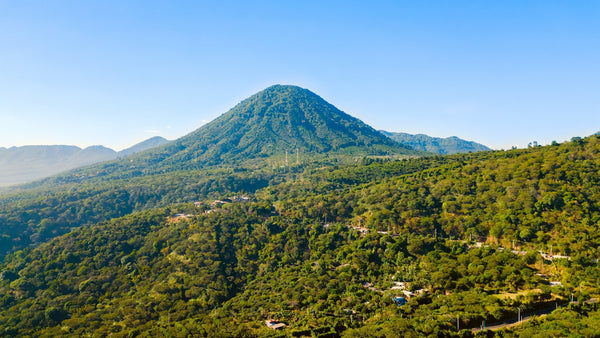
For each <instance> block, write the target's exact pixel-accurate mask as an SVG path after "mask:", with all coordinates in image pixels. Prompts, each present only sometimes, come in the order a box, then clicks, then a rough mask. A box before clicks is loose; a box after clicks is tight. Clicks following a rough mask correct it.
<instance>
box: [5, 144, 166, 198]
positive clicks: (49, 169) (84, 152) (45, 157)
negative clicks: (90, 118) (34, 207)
mask: <svg viewBox="0 0 600 338" xmlns="http://www.w3.org/2000/svg"><path fill="white" fill-rule="evenodd" d="M167 142H168V141H167V140H165V139H164V138H162V137H153V138H150V139H148V140H146V141H143V142H140V143H138V144H136V145H134V146H132V147H130V148H128V149H125V150H122V151H120V152H116V151H114V150H112V149H109V148H106V147H103V146H90V147H87V148H85V149H81V148H79V147H76V146H67V145H52V146H23V147H11V148H8V149H7V148H0V187H3V186H10V185H14V184H20V183H26V182H31V181H34V180H38V179H41V178H44V177H48V176H51V175H55V174H58V173H60V172H64V171H67V170H71V169H74V168H79V167H83V166H86V165H90V164H94V163H99V162H104V161H109V160H114V159H116V158H117V157H123V156H127V155H130V154H134V153H138V152H142V151H144V150H147V149H150V148H153V147H156V146H159V145H162V144H165V143H167Z"/></svg>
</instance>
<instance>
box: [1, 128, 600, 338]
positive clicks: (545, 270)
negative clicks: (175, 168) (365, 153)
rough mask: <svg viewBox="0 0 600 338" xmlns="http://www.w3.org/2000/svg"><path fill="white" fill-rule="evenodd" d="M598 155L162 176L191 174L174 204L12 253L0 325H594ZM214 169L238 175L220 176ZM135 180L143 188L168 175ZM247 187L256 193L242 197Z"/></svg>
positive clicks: (591, 146) (118, 332)
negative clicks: (517, 321)
mask: <svg viewBox="0 0 600 338" xmlns="http://www.w3.org/2000/svg"><path fill="white" fill-rule="evenodd" d="M599 153H600V137H597V136H592V137H588V138H584V139H580V138H574V139H573V141H572V142H567V143H564V144H555V145H552V146H547V147H536V148H530V149H525V150H510V151H497V152H481V153H473V154H462V155H453V156H443V157H442V156H434V157H429V158H419V159H405V160H390V159H369V158H365V159H363V160H361V161H358V162H357V163H355V164H337V165H336V164H335V163H331V162H324V163H314V164H312V165H303V164H299V165H290V166H288V167H285V168H278V169H270V171H263V172H255V173H252V172H246V171H243V170H240V169H238V170H237V171H226V170H224V169H223V170H224V171H222V172H216V171H215V172H213V173H212V175H215V176H210V175H211V174H207V175H208V176H206V181H204V182H205V183H199V185H193V184H192V182H193V181H194V180H196V179H197V178H198V177H199V176H194V175H193V174H189V176H185V175H184V174H183V172H181V176H170V175H171V174H165V176H163V178H164V180H165V181H169V180H172V182H173V183H171V184H172V187H186V188H182V189H183V190H181V191H179V192H171V190H170V189H165V190H161V193H157V194H156V196H155V199H154V200H152V199H151V201H152V202H146V203H152V205H161V204H162V205H163V206H164V207H163V208H159V209H153V210H147V211H142V212H135V213H133V214H131V215H128V216H125V217H122V218H114V219H112V220H110V221H103V222H100V223H98V224H95V225H90V226H89V227H83V228H79V229H77V230H74V231H71V232H70V233H69V234H66V235H63V236H60V237H58V238H56V239H54V240H52V241H50V242H49V243H47V244H43V245H41V246H39V247H37V248H33V249H30V248H28V249H25V250H23V251H17V252H14V253H10V254H9V255H8V256H7V257H6V258H5V260H4V262H3V263H2V264H1V265H0V270H2V273H1V275H0V277H1V280H0V294H1V295H2V298H1V299H0V334H2V335H4V336H24V335H35V336H39V335H48V336H49V335H73V336H81V335H85V334H92V335H95V336H107V335H110V334H112V335H113V336H137V335H141V336H157V335H172V336H185V335H191V336H223V337H229V336H247V337H256V336H295V337H301V336H308V337H311V336H318V337H336V336H348V337H359V336H381V337H384V336H388V337H394V336H398V332H402V335H403V336H464V337H468V336H473V335H483V336H487V335H493V332H492V331H490V332H488V333H486V332H479V333H478V332H474V331H472V329H473V328H478V327H480V326H482V325H484V323H487V324H494V323H499V322H503V321H506V320H510V319H512V318H515V317H516V316H517V315H518V314H519V313H520V312H523V314H528V313H529V314H530V313H533V312H534V311H536V310H542V311H545V310H547V309H551V310H553V309H555V308H557V307H558V308H559V310H558V311H556V312H555V313H553V314H552V315H549V316H548V317H540V318H539V319H535V320H532V321H529V322H527V323H526V324H522V330H521V329H520V327H521V326H517V327H513V328H511V329H510V330H506V329H504V330H501V331H494V332H496V333H497V334H499V335H506V336H530V333H533V334H539V335H542V336H544V334H545V333H547V334H549V335H550V334H555V335H559V336H561V335H563V334H565V333H566V334H578V335H582V336H597V335H600V328H599V327H598V326H597V322H596V321H595V318H598V316H599V314H598V308H597V306H596V303H594V302H593V299H592V298H594V297H597V295H598V294H599V292H600V290H599V288H598V286H599V285H600V280H599V278H600V270H599V269H598V265H597V258H598V254H599V253H598V246H599V245H600V237H599V235H598V234H599V231H598V226H599V225H600V213H599V208H600V190H599V189H600V188H598V183H599V180H600V171H599V168H600V157H599ZM215 170H216V169H215ZM227 175H229V176H227ZM217 177H218V178H224V177H230V181H229V182H230V183H229V185H228V184H226V183H225V182H221V184H217V185H214V186H213V185H212V184H211V182H212V181H213V179H214V178H217ZM138 179H139V180H140V181H135V180H134V181H133V182H134V184H132V186H131V189H133V188H134V187H139V186H143V185H145V184H147V185H148V186H151V184H153V182H155V181H154V180H153V179H152V180H151V181H148V182H147V183H145V184H142V183H143V181H142V180H143V178H142V177H140V178H138ZM244 179H246V180H250V181H244ZM253 179H255V180H256V181H252V180H253ZM180 181H181V182H187V183H186V184H180V183H175V182H180ZM201 182H202V181H201ZM237 182H247V183H248V184H249V186H248V187H246V186H234V184H238V183H237ZM250 182H255V183H254V185H253V186H252V184H250ZM166 186H167V185H162V187H166ZM186 189H189V190H186ZM201 189H205V191H204V192H200V190H201ZM173 190H174V191H177V190H176V189H173ZM242 191H245V193H246V194H247V195H248V198H246V199H240V198H235V197H234V194H237V193H239V192H242ZM250 191H251V192H252V193H251V192H250ZM129 193H130V194H131V192H129ZM145 194H146V195H145V196H150V195H148V194H150V189H148V192H146V193H145ZM140 196H142V195H140ZM160 196H170V197H163V198H164V200H161V199H160ZM64 198H65V200H68V196H65V197H64ZM89 198H92V196H89ZM130 198H131V197H130ZM14 199H15V201H14V202H13V203H18V201H19V199H18V198H17V197H14ZM215 199H218V200H219V202H214V200H215ZM105 200H107V199H105V198H101V199H99V200H98V201H97V202H100V201H105ZM109 200H111V199H109ZM114 200H118V201H123V200H126V199H125V198H116V199H114ZM133 200H134V201H135V198H134V199H133ZM21 201H24V200H21ZM79 201H83V206H85V205H88V204H86V202H85V201H87V203H90V202H91V201H94V200H90V199H86V198H82V199H79ZM196 201H197V202H202V203H196V204H193V203H192V202H196ZM138 202H140V203H141V200H140V201H138ZM180 202H184V203H180ZM23 203H24V202H23ZM28 203H29V202H28ZM40 203H42V201H40ZM72 203H73V204H71V206H70V208H71V209H69V208H66V207H65V209H64V210H72V208H76V207H77V206H78V204H77V203H79V202H77V201H76V200H74V201H73V202H72ZM106 203H107V207H106V209H105V210H109V208H108V205H109V204H110V203H108V202H106ZM173 203H175V204H173ZM91 205H95V203H91ZM149 207H150V206H148V208H149ZM32 208H33V206H32ZM92 208H93V207H92ZM99 208H101V207H99ZM128 208H130V207H128ZM133 209H134V208H132V209H131V210H129V209H127V210H126V211H125V212H124V213H129V212H131V211H133ZM31 210H33V209H31ZM75 210H77V209H75ZM5 212H8V211H5ZM23 212H24V211H23ZM23 212H21V215H22V214H23ZM84 214H85V213H84ZM91 214H94V213H91ZM14 215H19V212H15V213H14ZM97 215H102V212H99V213H98V214H97ZM22 217H24V216H22ZM110 217H113V216H108V217H105V218H110ZM93 221H94V220H93V219H88V220H87V222H88V224H89V223H92V222H93ZM11 241H12V239H11ZM11 243H12V242H11ZM401 297H402V299H403V300H401V299H400V298H401ZM571 299H573V300H574V301H575V302H573V303H572V304H569V303H570V302H571ZM590 299H592V301H589V300H590ZM405 302H406V303H405ZM548 311H549V310H548ZM266 320H273V321H278V322H281V323H284V324H285V325H286V326H285V327H284V328H282V329H281V330H279V331H275V330H272V329H270V328H269V327H267V325H265V321H266ZM566 328H568V329H566Z"/></svg>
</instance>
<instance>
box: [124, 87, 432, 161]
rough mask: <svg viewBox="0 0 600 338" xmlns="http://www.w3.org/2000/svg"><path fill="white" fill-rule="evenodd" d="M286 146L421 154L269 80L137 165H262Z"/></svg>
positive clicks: (298, 154) (295, 154)
mask: <svg viewBox="0 0 600 338" xmlns="http://www.w3.org/2000/svg"><path fill="white" fill-rule="evenodd" d="M286 151H287V152H288V154H289V156H291V157H290V158H289V161H292V158H293V159H294V160H296V159H299V158H300V159H302V160H303V161H305V160H306V159H307V158H308V159H310V158H312V157H315V156H317V157H318V156H319V155H322V154H327V155H328V156H331V155H336V154H337V155H341V154H346V155H359V156H367V155H388V154H393V155H405V156H418V155H423V154H424V152H420V151H415V150H412V149H410V148H408V147H406V146H403V145H400V144H399V143H397V142H395V141H393V140H391V139H389V138H387V137H385V136H383V135H381V133H379V132H377V131H376V130H375V129H373V128H372V127H370V126H368V125H366V124H365V123H363V122H362V121H360V120H358V119H356V118H354V117H352V116H350V115H348V114H346V113H344V112H342V111H340V110H339V109H337V108H336V107H335V106H333V105H332V104H330V103H328V102H326V101H325V100H324V99H322V98H321V97H319V96H318V95H316V94H315V93H313V92H311V91H309V90H307V89H303V88H300V87H297V86H290V85H274V86H271V87H269V88H267V89H265V90H263V91H261V92H259V93H257V94H254V95H252V96H251V97H249V98H248V99H246V100H244V101H242V102H241V103H239V104H238V105H236V106H235V107H234V108H232V109H231V110H229V111H228V112H226V113H225V114H223V115H221V116H220V117H218V118H217V119H215V120H213V121H212V122H210V123H208V124H206V125H204V126H202V127H200V128H199V129H197V130H196V131H194V132H192V133H190V134H188V135H186V136H184V137H182V138H180V139H178V140H176V141H174V142H172V143H170V144H168V145H166V146H163V147H161V148H158V149H156V151H155V152H152V153H146V154H145V155H146V156H145V158H141V157H140V159H142V161H141V162H139V163H137V166H144V167H148V166H154V167H156V166H158V167H161V168H162V167H165V166H168V167H171V168H172V169H173V168H179V169H193V168H202V167H206V166H210V165H220V164H237V165H239V164H240V163H241V162H243V161H248V160H254V161H253V162H254V163H261V161H262V164H263V165H265V164H267V163H268V162H269V161H275V160H277V161H278V162H279V163H283V161H284V157H285V153H286ZM134 162H135V161H134ZM159 170H162V169H159Z"/></svg>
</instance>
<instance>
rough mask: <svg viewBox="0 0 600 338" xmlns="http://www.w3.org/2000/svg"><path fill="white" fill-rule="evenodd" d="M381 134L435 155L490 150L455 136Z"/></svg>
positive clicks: (383, 132) (382, 131)
mask: <svg viewBox="0 0 600 338" xmlns="http://www.w3.org/2000/svg"><path fill="white" fill-rule="evenodd" d="M380 132H381V133H382V134H384V135H385V136H387V137H389V138H391V139H392V140H394V141H396V142H399V143H401V144H404V145H407V146H409V147H411V148H413V149H417V150H422V151H429V152H432V153H436V154H442V155H451V154H457V153H470V152H473V153H474V152H477V151H489V150H491V149H490V148H488V147H487V146H485V145H483V144H480V143H477V142H473V141H466V140H463V139H460V138H458V137H456V136H451V137H446V138H441V137H431V136H427V135H425V134H416V135H413V134H407V133H395V132H389V131H384V130H380Z"/></svg>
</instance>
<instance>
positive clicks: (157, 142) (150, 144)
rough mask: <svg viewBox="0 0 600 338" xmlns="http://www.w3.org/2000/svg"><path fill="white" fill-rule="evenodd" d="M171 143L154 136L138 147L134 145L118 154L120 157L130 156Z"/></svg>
mask: <svg viewBox="0 0 600 338" xmlns="http://www.w3.org/2000/svg"><path fill="white" fill-rule="evenodd" d="M169 142H170V141H169V140H167V139H166V138H164V137H160V136H154V137H151V138H149V139H147V140H146V141H142V142H140V143H138V144H136V145H133V146H131V147H129V148H127V149H123V150H121V151H119V152H118V153H117V155H118V156H119V157H123V156H128V155H132V154H136V153H140V152H142V151H145V150H148V149H151V148H155V147H158V146H162V145H163V144H166V143H169Z"/></svg>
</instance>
